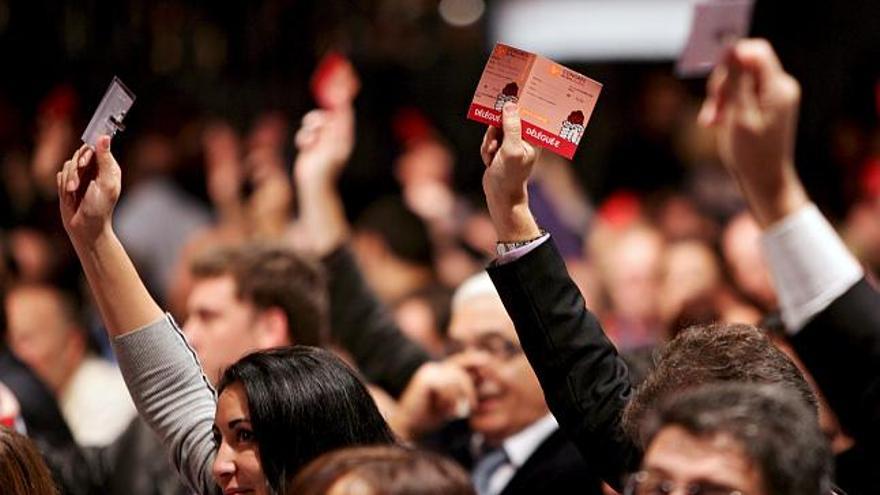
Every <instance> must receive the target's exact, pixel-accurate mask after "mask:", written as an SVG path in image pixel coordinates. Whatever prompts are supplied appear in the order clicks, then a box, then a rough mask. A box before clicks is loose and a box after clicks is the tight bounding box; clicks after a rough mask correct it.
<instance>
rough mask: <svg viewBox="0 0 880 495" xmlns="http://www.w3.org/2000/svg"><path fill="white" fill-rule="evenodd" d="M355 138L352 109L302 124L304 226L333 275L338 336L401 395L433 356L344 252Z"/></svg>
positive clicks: (318, 114) (297, 169)
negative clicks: (346, 175)
mask: <svg viewBox="0 0 880 495" xmlns="http://www.w3.org/2000/svg"><path fill="white" fill-rule="evenodd" d="M354 137H355V129H354V109H353V108H352V107H351V106H350V105H340V106H337V107H335V108H333V109H330V110H315V111H312V112H310V113H308V114H306V116H305V117H304V118H303V125H302V128H301V129H300V130H299V132H298V133H297V135H296V145H297V148H298V150H299V154H298V155H297V159H296V163H295V164H294V171H293V173H294V181H295V182H296V186H297V195H298V199H299V213H300V220H301V221H302V223H303V225H304V227H305V231H306V233H307V235H308V237H309V239H310V242H311V245H312V249H313V250H314V252H315V254H316V255H317V256H318V257H320V258H321V259H322V260H323V264H324V267H325V268H326V270H327V275H328V290H329V293H330V326H331V329H332V332H333V336H334V338H335V339H337V340H338V341H339V343H340V344H341V345H342V346H343V347H344V348H345V349H346V350H347V351H348V352H350V353H351V354H352V355H353V356H354V358H355V361H356V362H357V365H358V367H359V368H360V369H361V371H362V372H363V373H364V375H365V376H366V377H367V378H368V379H369V380H370V381H372V382H374V383H376V384H377V385H379V386H381V387H382V388H384V389H385V390H386V391H387V392H389V393H390V394H391V395H393V396H395V397H397V396H399V395H400V394H401V393H402V391H403V389H404V387H405V386H406V385H407V383H408V382H409V380H410V378H411V377H412V376H413V374H414V373H415V372H416V370H417V369H418V368H419V367H420V366H422V365H423V364H425V363H426V362H428V361H429V359H430V357H429V355H428V353H427V352H426V351H424V350H423V349H421V348H420V347H419V346H418V345H417V344H415V343H414V342H412V341H411V340H409V339H408V338H406V336H405V335H403V333H402V332H401V331H400V328H399V327H398V326H397V324H396V323H395V322H394V320H393V318H392V317H391V315H390V314H389V312H388V310H387V308H385V307H384V306H383V305H382V304H381V303H380V302H379V301H378V299H377V298H376V296H375V295H374V294H373V293H372V291H371V290H370V289H369V288H368V287H367V284H366V282H365V281H364V279H363V277H362V276H361V273H360V270H359V268H358V266H357V264H356V263H355V260H354V257H353V256H352V254H351V252H350V251H349V250H348V248H347V247H346V246H345V245H346V243H347V241H348V236H349V227H348V221H347V220H346V217H345V210H344V208H343V204H342V198H341V197H340V195H339V192H338V191H337V187H336V181H337V180H338V178H339V175H340V174H341V173H342V170H343V168H344V167H345V164H346V163H347V162H348V159H349V157H350V155H351V151H352V148H353V147H354Z"/></svg>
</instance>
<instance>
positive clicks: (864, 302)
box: [701, 42, 880, 494]
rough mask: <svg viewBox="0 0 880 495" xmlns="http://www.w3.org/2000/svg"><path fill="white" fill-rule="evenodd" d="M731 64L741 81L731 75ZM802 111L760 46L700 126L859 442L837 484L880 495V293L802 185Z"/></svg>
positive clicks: (795, 90)
mask: <svg viewBox="0 0 880 495" xmlns="http://www.w3.org/2000/svg"><path fill="white" fill-rule="evenodd" d="M726 66H730V67H732V68H733V69H735V71H736V72H737V73H738V74H740V76H739V77H738V78H732V77H729V76H728V75H727V73H729V72H730V71H729V70H728V68H727V67H726ZM756 83H757V84H756ZM799 103H800V88H799V86H798V83H797V81H796V80H794V79H793V78H792V77H791V76H790V75H789V74H787V73H785V71H784V70H783V69H782V66H781V64H780V63H779V60H778V59H777V57H776V54H775V53H774V52H773V49H772V47H770V45H769V44H767V43H761V42H757V43H752V44H750V45H749V46H747V47H744V49H741V50H738V51H735V52H734V53H733V54H732V56H731V57H729V60H728V62H727V64H725V66H722V67H721V69H719V70H717V71H716V72H715V74H714V75H713V77H712V78H711V79H710V83H709V91H708V97H707V100H706V103H705V104H704V108H703V111H702V112H701V120H702V121H703V123H704V124H706V125H709V126H711V127H713V128H714V129H715V131H716V133H717V136H718V139H719V144H720V146H719V149H720V150H721V152H722V153H721V158H722V160H723V161H724V163H725V164H726V165H727V166H728V168H729V169H730V170H731V172H732V173H733V175H734V176H735V177H736V178H737V179H738V182H739V185H740V188H741V189H742V191H743V195H744V196H745V198H746V199H747V200H748V203H749V207H750V209H751V211H752V213H753V215H754V217H755V219H756V220H757V221H758V223H759V224H760V225H761V227H762V229H763V230H764V233H763V238H762V244H763V248H764V253H765V255H766V256H767V261H768V266H769V268H770V273H771V276H772V279H773V282H774V286H775V288H776V291H777V293H778V298H779V303H780V310H781V316H782V320H783V322H784V323H785V327H786V331H787V332H788V335H789V340H790V343H791V345H792V347H793V348H794V350H795V351H796V352H797V354H798V356H799V357H800V359H801V360H802V361H803V363H804V364H805V366H806V367H807V369H808V370H809V371H810V373H811V374H812V375H813V377H814V378H815V381H816V383H817V384H818V385H819V388H820V390H821V391H822V392H823V394H824V395H825V397H826V398H827V400H828V403H829V405H830V406H831V409H832V410H833V411H834V413H835V414H836V415H837V417H838V419H839V421H840V423H841V426H842V428H843V429H844V430H845V431H846V432H847V433H848V434H849V435H851V436H852V437H853V439H854V440H855V446H854V447H853V448H851V449H850V450H848V451H845V452H843V453H840V454H838V456H837V459H836V460H837V481H838V484H839V485H840V486H841V488H843V489H845V490H846V491H847V492H848V493H851V494H860V493H880V473H878V472H877V470H876V469H874V466H877V465H878V463H880V310H878V308H880V305H878V303H880V294H878V293H877V291H876V289H874V287H872V285H871V284H870V283H869V282H868V281H867V280H866V278H865V273H864V270H863V269H862V267H861V266H860V265H859V263H858V261H856V259H855V258H854V257H853V255H852V254H851V253H850V252H849V251H848V250H847V248H846V246H845V245H844V244H843V242H842V241H841V239H840V238H839V237H838V235H837V233H836V232H835V231H834V229H833V227H832V226H831V225H830V224H829V223H828V222H827V221H826V220H825V218H824V217H823V216H822V214H821V213H820V212H819V210H818V208H816V206H815V205H814V204H812V203H811V202H810V199H809V197H808V196H807V193H806V191H805V189H804V187H803V185H802V184H801V182H800V180H799V179H798V175H797V172H796V170H795V167H794V156H795V150H794V145H795V139H794V137H795V131H796V128H797V110H798V106H799Z"/></svg>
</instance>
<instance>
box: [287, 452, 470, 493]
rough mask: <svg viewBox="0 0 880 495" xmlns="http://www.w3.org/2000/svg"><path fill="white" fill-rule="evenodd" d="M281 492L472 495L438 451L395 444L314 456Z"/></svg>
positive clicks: (462, 476) (465, 480) (462, 474)
mask: <svg viewBox="0 0 880 495" xmlns="http://www.w3.org/2000/svg"><path fill="white" fill-rule="evenodd" d="M286 495H476V492H474V489H473V487H472V486H471V482H470V479H469V478H468V476H467V473H465V472H464V470H463V469H462V468H461V467H460V466H459V465H458V464H456V463H454V462H452V461H451V460H449V459H446V458H444V457H442V456H440V455H438V454H434V453H431V452H428V451H423V450H412V449H407V448H403V447H396V446H381V447H352V448H345V449H340V450H336V451H334V452H330V453H327V454H324V455H322V456H321V457H318V458H317V459H315V460H314V461H312V462H311V463H309V464H308V465H307V466H306V467H305V468H303V469H302V471H300V474H299V475H297V477H296V479H295V480H294V481H293V483H292V484H291V485H290V487H289V488H288V490H287V493H286Z"/></svg>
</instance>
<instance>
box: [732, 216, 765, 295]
mask: <svg viewBox="0 0 880 495" xmlns="http://www.w3.org/2000/svg"><path fill="white" fill-rule="evenodd" d="M721 248H722V252H723V254H724V261H725V262H726V263H727V265H728V266H729V267H730V271H731V274H732V275H733V279H734V282H736V284H737V286H739V288H740V289H741V290H742V291H743V292H745V293H746V294H748V295H749V296H751V297H752V298H754V299H756V300H757V301H758V302H760V303H761V304H763V305H764V306H765V307H767V308H773V307H774V306H775V305H776V291H775V290H774V289H773V284H772V283H771V282H770V272H769V270H768V268H767V263H766V261H765V259H764V253H763V252H762V251H761V228H760V227H759V226H758V224H757V222H755V220H754V219H753V218H752V217H751V216H749V215H746V214H743V215H740V216H738V217H736V218H734V219H733V220H731V221H730V223H729V224H728V225H727V226H726V227H725V229H724V233H723V234H722V239H721Z"/></svg>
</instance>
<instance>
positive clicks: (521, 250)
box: [495, 233, 550, 265]
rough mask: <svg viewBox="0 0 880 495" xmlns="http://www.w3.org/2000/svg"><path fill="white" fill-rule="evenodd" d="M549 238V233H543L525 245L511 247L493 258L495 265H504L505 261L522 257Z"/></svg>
mask: <svg viewBox="0 0 880 495" xmlns="http://www.w3.org/2000/svg"><path fill="white" fill-rule="evenodd" d="M549 238H550V234H549V233H547V234H544V235H542V236H541V237H538V238H537V239H535V240H534V241H532V242H530V243H528V244H526V245H525V246H520V247H518V248H515V249H511V250H510V251H508V252H506V253H504V254H502V255H501V256H499V257H497V258H495V264H496V265H506V264H507V263H513V262H514V261H516V260H518V259H520V258H522V257H523V256H525V255H527V254H528V253H530V252H531V251H532V250H533V249H535V248H536V247H538V246H540V245H541V244H544V243H545V242H546V241H547V239H549Z"/></svg>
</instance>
